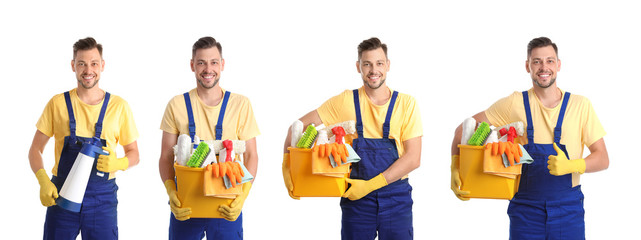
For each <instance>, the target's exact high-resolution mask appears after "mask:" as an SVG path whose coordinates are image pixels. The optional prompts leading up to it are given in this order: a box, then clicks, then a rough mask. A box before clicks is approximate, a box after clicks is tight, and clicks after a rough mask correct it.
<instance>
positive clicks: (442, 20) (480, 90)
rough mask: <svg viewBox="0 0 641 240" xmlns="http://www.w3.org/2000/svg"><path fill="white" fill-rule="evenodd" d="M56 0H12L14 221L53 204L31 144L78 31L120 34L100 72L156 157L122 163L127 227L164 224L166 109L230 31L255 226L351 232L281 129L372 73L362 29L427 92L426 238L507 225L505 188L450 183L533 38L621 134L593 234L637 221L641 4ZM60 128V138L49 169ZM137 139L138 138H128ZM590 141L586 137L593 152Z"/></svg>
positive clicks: (626, 228) (394, 79)
mask: <svg viewBox="0 0 641 240" xmlns="http://www.w3.org/2000/svg"><path fill="white" fill-rule="evenodd" d="M399 2H400V1H394V2H392V1H322V2H318V3H307V2H303V1H300V2H299V1H256V2H251V1H250V2H247V1H235V2H233V3H219V2H214V1H208V2H198V3H196V2H185V1H171V2H169V1H167V2H163V1H126V2H121V3H113V2H109V3H107V2H100V3H96V2H92V1H90V2H88V1H74V2H73V3H66V1H64V2H63V1H41V2H31V1H29V2H27V1H21V2H20V3H13V1H12V2H11V3H6V2H3V3H2V4H0V32H1V37H0V69H1V70H0V81H1V82H0V86H1V87H0V89H1V92H0V102H1V104H2V105H1V110H2V111H1V112H2V117H0V121H1V123H0V126H2V127H3V129H4V131H3V133H2V136H3V137H2V138H0V139H1V140H0V141H2V142H1V144H0V146H2V153H3V156H4V157H3V158H4V161H3V163H4V164H3V171H2V174H0V183H1V184H0V186H2V188H0V191H1V192H2V194H1V196H2V197H0V209H1V210H0V212H1V213H2V214H1V215H2V216H3V219H4V220H5V222H8V223H4V224H2V225H0V239H39V238H41V236H42V229H43V223H44V215H45V208H44V207H42V205H41V204H40V201H39V198H38V189H39V186H38V183H37V181H36V179H35V177H34V174H33V172H31V169H30V168H29V164H28V159H27V153H28V150H29V146H30V144H31V140H32V138H33V134H34V132H35V131H36V128H35V123H36V121H37V120H38V118H39V116H40V114H41V112H42V109H43V108H44V106H45V104H46V103H47V101H48V100H49V99H50V98H51V97H52V96H53V95H55V94H58V93H61V92H64V91H67V90H70V89H72V88H74V87H76V82H75V78H74V74H73V72H72V71H71V66H70V60H71V57H72V45H73V43H74V42H75V41H76V40H78V39H80V38H84V37H87V36H92V37H94V38H96V39H97V40H98V41H99V42H100V43H102V44H103V45H104V59H105V61H106V68H105V71H104V72H103V75H102V79H101V81H100V87H101V88H102V89H105V90H107V91H110V92H111V93H113V94H116V95H119V96H122V97H123V98H124V99H125V100H127V101H128V102H129V104H130V105H131V107H132V109H133V112H134V116H135V121H136V124H137V126H138V131H139V132H140V138H139V139H138V146H139V148H140V157H141V162H140V164H139V165H138V166H136V167H134V168H132V169H130V170H127V171H126V172H121V173H118V178H117V179H118V181H117V182H118V185H119V186H120V191H119V192H118V195H119V197H118V199H119V201H120V204H119V207H118V210H119V215H118V221H119V229H120V238H121V239H165V238H166V237H167V230H168V225H169V207H168V205H167V200H168V199H167V196H166V194H165V189H164V187H163V184H162V182H161V180H160V177H159V175H158V167H157V166H158V158H159V156H160V154H159V150H160V142H161V130H159V126H160V121H161V117H162V114H163V111H164V109H165V106H166V104H167V102H168V101H169V99H170V98H171V97H173V96H175V95H178V94H181V93H183V92H186V91H188V90H190V89H192V88H194V87H195V81H194V75H193V73H192V72H191V71H190V68H189V59H190V57H191V46H192V44H193V43H194V42H195V41H196V40H197V39H198V38H200V37H203V36H213V37H215V38H216V39H217V40H219V41H220V42H221V43H222V45H223V57H224V58H225V60H226V68H225V71H224V72H223V74H222V78H221V81H220V84H221V86H222V87H223V88H226V89H228V90H230V91H232V92H235V93H240V94H243V95H245V96H248V97H249V98H250V99H251V100H252V104H253V107H254V112H255V114H256V118H257V121H258V124H259V127H260V130H261V135H260V136H259V137H258V138H257V143H258V153H259V157H260V160H259V169H258V176H257V179H256V182H255V183H254V187H253V188H252V192H251V193H250V196H249V198H248V200H247V202H246V203H245V208H244V217H245V221H244V229H245V238H246V239H339V238H340V224H341V223H340V208H339V205H338V202H339V199H338V198H304V199H302V200H300V201H295V200H292V199H290V198H289V196H288V195H287V193H286V190H285V187H284V184H283V180H282V175H281V170H280V168H281V160H282V158H281V156H282V155H281V153H282V145H283V141H284V138H285V135H286V131H287V128H288V126H289V124H291V123H292V122H293V121H294V120H295V119H297V118H299V117H300V116H302V115H304V114H305V113H307V112H308V111H310V110H313V109H315V108H316V107H318V106H319V105H320V104H321V103H322V102H324V101H325V100H326V99H328V98H330V97H331V96H334V95H336V94H338V93H340V92H341V91H343V90H345V89H353V88H358V87H359V86H361V85H362V83H361V80H360V78H359V77H360V76H359V75H358V73H357V72H356V68H355V61H356V57H357V56H356V46H357V45H358V43H360V42H361V41H362V40H364V39H367V38H369V37H372V36H377V37H379V38H380V39H382V41H383V42H385V43H387V44H388V45H389V58H390V59H391V71H390V72H389V74H388V78H387V81H388V85H389V86H390V87H391V88H393V89H395V90H399V91H401V92H404V93H408V94H410V95H412V96H414V97H415V98H416V99H417V100H418V102H419V106H420V108H421V111H422V120H423V128H424V137H423V155H422V159H421V160H422V161H421V163H422V164H421V167H420V168H419V169H417V170H415V171H414V172H412V173H411V175H410V182H411V184H412V185H413V187H414V192H413V198H414V232H415V239H445V238H446V239H469V238H477V239H507V238H508V229H509V228H508V226H509V221H508V217H507V214H506V210H507V204H508V202H507V201H502V200H478V199H473V200H471V201H468V202H461V201H459V200H458V199H457V198H455V197H454V195H453V194H452V192H451V190H450V188H449V181H450V173H449V165H450V144H451V139H452V134H453V132H454V129H455V128H456V126H457V125H458V124H459V123H460V122H462V121H463V119H465V118H467V117H469V116H471V115H473V114H475V113H477V112H479V111H482V110H485V109H486V108H487V107H489V106H490V104H492V103H493V102H494V101H496V100H498V99H499V98H501V97H504V96H507V95H509V94H510V93H512V92H513V91H522V90H526V89H528V88H530V87H531V80H530V79H529V75H528V74H527V73H526V72H525V64H524V62H525V58H526V45H527V43H528V41H529V40H531V39H532V38H535V37H539V36H548V37H550V38H551V39H552V40H553V41H555V42H556V43H557V44H558V46H559V57H560V59H561V60H562V71H561V72H559V75H558V79H557V82H558V86H559V87H560V88H562V89H564V90H567V91H570V92H572V93H574V94H580V95H584V96H587V97H588V98H589V99H590V100H591V101H592V103H593V105H594V108H595V109H596V112H597V114H598V116H599V118H600V120H601V122H602V124H603V126H604V127H605V129H606V131H607V132H608V135H607V136H606V137H605V142H606V145H607V148H608V151H609V156H610V168H609V169H608V170H606V171H603V172H599V173H591V174H585V175H583V177H582V184H583V192H584V193H585V195H586V198H585V209H586V216H585V222H586V228H587V230H586V234H587V237H588V238H589V239H630V238H638V234H637V232H638V231H637V229H635V228H637V227H638V220H637V219H638V216H639V215H640V214H641V211H640V208H639V204H638V201H639V199H638V197H639V191H638V188H637V187H636V186H638V182H637V179H638V177H636V176H635V175H636V174H637V173H638V170H639V167H641V164H639V161H641V159H639V156H638V153H637V152H636V150H637V149H638V148H637V146H636V145H637V144H638V143H639V140H638V138H639V133H640V130H639V116H640V114H639V109H640V108H639V104H640V103H641V101H640V100H639V98H638V93H637V91H638V90H639V86H641V84H639V80H641V79H640V78H639V75H638V69H639V65H641V61H640V60H639V54H640V53H641V51H640V50H641V48H640V47H639V43H640V42H641V37H640V35H639V30H638V27H639V25H638V24H639V22H641V18H640V17H639V13H638V8H636V7H633V5H631V4H624V3H619V2H618V1H608V4H594V3H589V2H585V1H563V2H562V3H559V2H560V1H550V2H547V1H530V2H527V3H525V2H523V3H517V2H516V1H500V2H496V1H434V2H425V3H420V4H415V3H399ZM53 144H54V143H53V140H50V141H49V144H48V145H47V147H46V149H45V153H44V158H45V166H46V168H47V170H48V172H49V174H51V172H50V169H51V168H52V166H53V161H54V156H53V148H54V146H53ZM118 153H119V156H122V154H123V152H122V148H119V149H118ZM587 153H589V151H587V149H586V154H587Z"/></svg>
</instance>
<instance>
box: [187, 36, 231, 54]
mask: <svg viewBox="0 0 641 240" xmlns="http://www.w3.org/2000/svg"><path fill="white" fill-rule="evenodd" d="M213 47H216V48H217V49H218V53H220V57H223V47H222V46H221V45H220V42H217V41H216V39H214V38H213V37H209V36H208V37H201V38H200V39H198V41H196V42H195V43H194V46H193V47H192V49H191V57H192V58H194V56H196V50H198V49H208V48H213Z"/></svg>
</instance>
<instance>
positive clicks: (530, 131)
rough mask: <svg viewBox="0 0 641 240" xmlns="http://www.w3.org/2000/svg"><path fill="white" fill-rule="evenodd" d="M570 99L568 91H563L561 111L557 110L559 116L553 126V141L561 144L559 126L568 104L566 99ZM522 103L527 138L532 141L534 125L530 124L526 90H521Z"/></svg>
mask: <svg viewBox="0 0 641 240" xmlns="http://www.w3.org/2000/svg"><path fill="white" fill-rule="evenodd" d="M569 100H570V93H569V92H565V95H564V96H563V103H562V104H561V111H560V112H559V118H558V120H557V121H556V127H554V142H555V143H558V144H561V126H563V118H564V116H565V110H566V108H567V106H568V101H569ZM523 105H524V107H525V116H526V118H527V140H528V143H534V125H533V124H532V113H531V111H530V100H529V98H528V93H527V91H523Z"/></svg>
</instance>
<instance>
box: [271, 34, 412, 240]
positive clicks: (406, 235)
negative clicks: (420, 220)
mask: <svg viewBox="0 0 641 240" xmlns="http://www.w3.org/2000/svg"><path fill="white" fill-rule="evenodd" d="M389 67H390V60H389V59H388V58H387V45H385V44H383V43H381V41H380V40H379V39H378V38H371V39H367V40H365V41H363V42H362V43H360V45H359V46H358V60H357V61H356V70H357V71H358V72H359V73H360V74H361V78H362V80H363V86H362V87H361V88H360V89H357V90H353V91H351V90H346V91H344V92H343V93H341V94H339V95H337V96H335V97H333V98H331V99H329V100H328V101H326V102H325V103H323V105H321V106H320V107H319V108H318V109H316V110H313V111H311V112H309V113H308V114H306V115H305V116H303V117H302V118H300V120H301V121H302V122H303V124H304V125H305V126H307V125H309V124H311V123H314V124H315V125H320V124H325V126H330V125H332V124H336V123H340V122H344V121H348V120H356V121H357V123H356V125H357V136H354V138H355V139H354V140H353V143H352V145H353V147H354V150H355V151H356V153H357V154H358V155H359V156H360V157H361V159H362V160H361V161H360V162H358V163H353V164H352V170H351V175H350V178H351V179H347V182H348V183H349V184H350V187H349V189H348V190H347V191H346V192H345V194H344V195H343V198H341V209H342V212H343V217H342V219H343V220H342V230H341V235H342V239H374V238H375V237H376V235H377V232H378V239H381V240H384V239H412V235H413V225H412V204H413V201H412V197H411V190H412V187H411V186H410V185H409V182H408V179H407V174H409V173H410V172H411V171H413V170H414V169H416V168H418V166H419V164H420V159H421V137H422V134H423V133H422V132H423V130H422V125H421V119H420V113H419V109H418V105H417V104H416V100H415V99H414V98H413V97H411V96H409V95H406V94H399V93H398V92H396V91H392V90H391V89H390V88H388V87H387V84H386V76H387V72H388V71H389ZM355 106H359V108H356V107H355ZM359 110H360V111H359ZM386 117H387V119H386ZM384 126H388V127H384ZM290 139H291V132H290V133H289V134H288V136H287V139H286V141H285V150H284V151H285V154H284V158H283V177H284V180H285V185H286V186H287V188H288V191H289V193H290V196H292V198H295V197H294V196H293V195H292V190H293V186H292V182H291V176H290V174H289V169H288V166H289V153H288V151H287V146H288V145H289V144H288V143H290Z"/></svg>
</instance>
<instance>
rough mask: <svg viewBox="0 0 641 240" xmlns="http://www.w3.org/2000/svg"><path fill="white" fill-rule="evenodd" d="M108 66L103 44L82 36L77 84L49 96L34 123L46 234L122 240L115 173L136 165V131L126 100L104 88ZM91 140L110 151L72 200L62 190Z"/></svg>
mask: <svg viewBox="0 0 641 240" xmlns="http://www.w3.org/2000/svg"><path fill="white" fill-rule="evenodd" d="M104 67H105V61H104V60H103V59H102V45H101V44H98V43H97V42H96V40H95V39H93V38H91V37H88V38H85V39H80V40H78V41H77V42H76V43H75V44H74V45H73V59H72V60H71V69H72V70H73V71H74V72H75V73H76V79H77V80H78V87H77V88H75V89H72V90H71V91H68V92H65V93H63V94H58V95H55V96H54V97H53V98H51V100H49V103H47V106H46V107H45V109H44V111H43V113H42V115H41V116H40V119H39V120H38V123H37V124H36V127H37V130H36V133H35V135H34V137H33V142H32V143H31V149H30V150H29V163H30V164H31V169H32V170H33V172H34V173H36V177H37V178H38V182H39V183H40V202H41V203H42V205H44V206H46V207H48V208H47V216H46V219H45V227H44V239H76V236H78V232H81V233H82V239H118V226H117V214H116V209H117V204H118V200H117V198H116V191H117V190H118V186H117V185H116V181H115V180H116V179H115V172H116V171H118V170H123V171H124V170H126V169H128V168H130V167H132V166H135V165H137V164H138V161H139V158H138V144H137V143H136V139H137V138H138V130H136V125H135V123H134V119H133V114H132V112H131V109H130V108H129V105H128V104H127V102H125V100H123V99H122V98H120V97H118V96H115V95H111V94H109V93H108V92H105V91H104V90H102V89H100V87H99V80H100V74H101V73H102V71H103V70H104ZM52 136H53V137H54V139H55V165H54V166H53V170H52V173H53V177H52V178H51V180H49V178H48V176H47V172H46V171H45V169H44V164H43V161H42V151H43V150H44V148H45V145H46V144H47V141H49V138H51V137H52ZM92 143H93V144H94V145H96V146H101V147H102V148H103V149H104V150H105V151H107V152H108V153H109V154H108V155H100V157H99V158H98V160H97V161H96V163H94V167H92V170H91V175H90V177H89V181H88V184H87V185H86V190H85V194H84V198H83V200H82V203H73V202H70V201H69V200H68V199H66V197H68V196H62V195H59V194H58V192H59V191H60V190H61V188H62V186H63V184H64V183H65V180H67V179H72V177H71V176H72V175H75V174H74V172H71V173H70V170H71V168H72V166H73V165H74V163H75V162H76V161H75V160H76V157H77V156H78V153H79V152H80V150H81V148H82V146H83V145H86V144H92ZM116 144H120V145H122V146H123V148H124V150H125V156H124V157H122V158H117V157H116V154H115V151H114V149H115V148H116ZM98 149H100V148H98ZM85 154H86V153H85ZM91 157H95V155H93V154H92V156H91ZM98 171H99V172H98ZM68 176H69V178H67V177H68ZM57 203H58V204H57ZM69 209H72V210H69Z"/></svg>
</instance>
